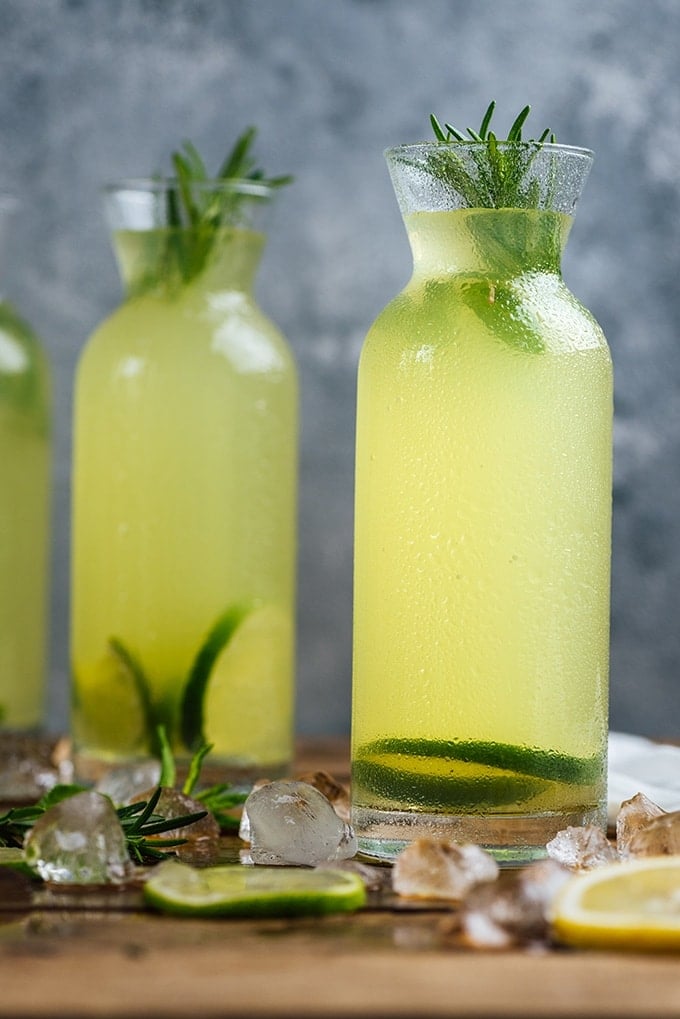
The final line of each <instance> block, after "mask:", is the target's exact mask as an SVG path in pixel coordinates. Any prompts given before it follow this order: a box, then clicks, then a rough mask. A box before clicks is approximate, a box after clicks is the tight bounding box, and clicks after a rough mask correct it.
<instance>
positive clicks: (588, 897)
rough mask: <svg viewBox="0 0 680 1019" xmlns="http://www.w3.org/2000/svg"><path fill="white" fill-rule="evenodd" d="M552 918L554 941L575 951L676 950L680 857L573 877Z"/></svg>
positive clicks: (561, 893)
mask: <svg viewBox="0 0 680 1019" xmlns="http://www.w3.org/2000/svg"><path fill="white" fill-rule="evenodd" d="M550 912H551V915H550V920H551V923H552V928H553V931H554V934H555V937H556V938H557V939H558V940H559V941H562V942H564V943H565V944H569V945H574V946H576V947H579V948H626V949H631V950H635V951H665V950H669V949H680V856H649V857H645V858H644V859H639V860H631V861H628V862H624V863H611V864H605V865H603V866H601V867H597V868H596V869H595V870H591V871H589V872H588V873H586V874H578V875H575V876H574V877H572V878H571V879H570V880H569V881H567V883H566V884H565V885H564V886H563V887H562V888H561V889H560V891H559V893H558V894H557V896H556V898H555V901H554V902H553V904H552V908H551V911H550Z"/></svg>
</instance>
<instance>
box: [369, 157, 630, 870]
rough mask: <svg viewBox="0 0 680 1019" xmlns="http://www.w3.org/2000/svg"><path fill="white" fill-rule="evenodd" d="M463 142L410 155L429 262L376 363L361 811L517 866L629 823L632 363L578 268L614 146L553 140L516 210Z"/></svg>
mask: <svg viewBox="0 0 680 1019" xmlns="http://www.w3.org/2000/svg"><path fill="white" fill-rule="evenodd" d="M480 148H481V146H477V145H475V144H469V145H460V146H458V147H457V150H456V151H457V158H460V159H461V160H463V161H464V162H465V164H466V169H467V171H468V173H469V174H470V175H471V176H472V177H474V175H475V174H476V173H477V172H478V168H479V166H480V162H479V159H478V156H479V155H480V153H479V149H480ZM448 151H449V150H448V149H447V146H446V145H445V144H438V143H432V144H431V145H427V144H424V145H418V146H403V147H400V148H397V149H393V150H390V151H388V153H387V160H388V165H389V169H390V173H391V177H392V181H393V184H394V186H395V190H396V193H397V197H398V200H399V204H400V208H401V211H402V214H403V217H404V221H405V225H406V229H407V233H408V237H409V241H410V244H411V248H412V253H413V261H414V268H413V275H412V278H411V280H410V282H409V283H408V285H407V286H406V287H405V289H404V290H403V291H402V293H401V294H399V296H398V297H396V298H395V299H394V300H393V301H392V302H391V303H390V304H389V305H388V306H387V307H386V308H385V310H384V311H383V312H382V313H381V315H380V316H379V317H378V319H377V321H376V322H375V323H374V325H373V326H372V328H371V330H370V332H369V334H368V337H367V340H366V343H365V346H364V349H363V352H362V356H361V362H360V368H359V382H358V415H357V453H356V456H357V461H356V550H355V556H356V558H355V617H354V618H355V623H354V625H355V638H354V678H353V722H352V800H353V813H352V817H353V823H354V825H355V828H356V832H357V836H358V838H359V844H360V847H361V849H362V851H363V852H364V853H366V854H369V855H373V856H376V857H383V858H390V857H393V856H394V855H395V854H396V853H398V852H399V851H400V850H401V849H402V848H403V847H404V846H405V845H406V844H408V843H409V842H410V841H412V840H413V839H415V838H417V837H419V836H425V835H430V836H435V837H446V838H452V839H456V840H461V841H472V842H476V843H478V844H480V845H483V846H485V847H487V848H488V849H489V850H490V851H492V852H493V853H494V854H495V855H496V857H497V858H498V859H499V860H500V861H501V862H505V863H510V864H512V863H517V862H522V861H525V860H529V859H532V858H534V857H540V856H542V855H544V854H545V843H546V841H547V840H548V839H550V838H551V837H552V836H553V835H554V834H555V833H556V832H557V831H558V830H559V829H561V828H564V827H566V826H567V825H572V824H573V825H581V824H587V823H595V824H600V825H603V824H604V820H605V779H606V746H607V700H608V696H607V694H608V651H609V587H610V530H611V462H612V455H611V427H612V372H611V359H610V354H609V350H608V347H607V344H606V341H605V338H604V336H603V334H602V332H601V330H600V328H599V327H598V325H597V323H596V322H595V321H594V319H593V317H592V315H591V314H590V313H589V312H587V311H586V310H585V309H584V308H583V307H582V306H581V304H579V302H578V301H577V300H576V298H575V297H574V296H573V294H572V293H571V292H570V291H569V290H568V289H567V287H566V285H565V283H564V281H563V279H562V275H561V269H560V263H561V255H562V251H563V248H564V245H565V242H566V239H567V235H568V233H569V230H570V227H571V224H572V218H573V212H574V207H575V205H576V201H577V198H578V196H579V194H580V190H581V187H582V184H583V182H584V180H585V177H586V175H587V172H588V170H589V167H590V164H591V158H592V157H591V154H590V153H589V152H587V151H585V150H580V149H570V148H566V147H562V146H556V145H545V146H544V147H543V148H542V149H540V151H538V152H537V153H536V154H535V155H534V156H533V162H532V163H531V168H530V170H529V177H528V179H527V181H526V184H527V192H526V193H527V194H530V195H532V196H533V200H532V204H533V207H531V208H500V209H497V208H475V207H470V206H469V203H467V202H466V201H464V200H463V197H462V196H461V195H460V194H459V192H458V191H457V190H456V187H455V186H454V184H452V182H451V180H450V179H449V180H442V177H441V174H440V172H439V171H440V169H441V163H439V161H438V160H439V157H440V156H444V158H446V154H447V152H448ZM433 157H434V158H433Z"/></svg>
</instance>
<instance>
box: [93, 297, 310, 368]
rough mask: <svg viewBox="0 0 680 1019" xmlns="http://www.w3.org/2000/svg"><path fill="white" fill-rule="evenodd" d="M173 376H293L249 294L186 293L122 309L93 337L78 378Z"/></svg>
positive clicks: (279, 338) (282, 344) (284, 348)
mask: <svg viewBox="0 0 680 1019" xmlns="http://www.w3.org/2000/svg"><path fill="white" fill-rule="evenodd" d="M175 369H176V370H178V371H184V370H190V371H200V370H208V371H218V372H224V373H225V374H229V375H232V374H250V375H265V376H274V375H277V376H279V375H283V376H287V375H290V374H291V373H293V372H294V370H295V368H294V363H293V358H292V353H291V351H290V348H289V346H288V343H287V342H286V340H285V338H284V336H283V334H282V333H281V332H280V330H279V329H278V328H277V327H276V326H275V325H274V323H273V322H272V321H271V320H270V319H269V318H268V317H267V316H266V315H265V314H264V313H263V312H262V311H261V309H260V308H259V307H258V306H257V304H256V303H255V301H254V300H253V298H252V295H251V294H250V293H248V292H245V291H241V290H234V291H217V292H214V293H210V292H203V293H201V294H197V293H196V292H195V291H193V292H192V291H191V290H190V289H189V288H187V291H186V292H185V293H182V294H180V295H177V296H174V297H164V296H162V295H160V296H159V295H154V294H152V293H150V294H145V295H143V296H140V297H134V298H130V299H128V300H126V301H124V302H123V303H122V304H121V305H120V306H119V307H118V308H117V309H116V310H115V311H114V312H113V313H112V314H111V315H109V316H108V317H107V318H106V319H105V320H104V321H103V322H102V323H101V324H100V325H99V326H98V327H97V328H96V329H95V331H94V332H93V333H92V335H91V337H90V338H89V340H88V341H87V344H86V345H85V348H84V350H83V352H82V354H81V358H80V362H79V368H78V374H79V377H80V376H83V375H85V374H87V373H89V372H95V373H97V374H101V375H106V374H117V373H120V372H121V371H122V372H123V373H125V372H132V373H139V372H142V371H149V370H153V371H163V372H166V371H173V370H175Z"/></svg>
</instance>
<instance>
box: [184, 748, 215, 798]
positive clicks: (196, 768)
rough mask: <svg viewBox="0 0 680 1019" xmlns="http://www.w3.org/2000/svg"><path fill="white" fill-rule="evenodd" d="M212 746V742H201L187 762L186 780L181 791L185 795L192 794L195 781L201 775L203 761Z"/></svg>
mask: <svg viewBox="0 0 680 1019" xmlns="http://www.w3.org/2000/svg"><path fill="white" fill-rule="evenodd" d="M212 748H213V744H212V743H204V744H202V746H200V747H199V748H198V750H197V751H196V753H195V754H194V755H193V757H192V758H191V761H190V762H189V771H188V772H187V777H186V781H185V782H184V785H183V786H182V792H183V793H184V795H185V796H191V795H192V794H193V791H194V789H195V787H196V783H197V782H198V780H199V778H200V775H201V768H202V767H203V761H204V760H205V758H206V757H207V756H208V754H209V753H210V751H211V750H212Z"/></svg>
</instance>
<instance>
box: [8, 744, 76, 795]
mask: <svg viewBox="0 0 680 1019" xmlns="http://www.w3.org/2000/svg"><path fill="white" fill-rule="evenodd" d="M72 779H73V764H72V761H71V758H70V744H69V741H68V740H67V739H65V738H63V737H61V738H56V737H49V736H27V735H25V734H24V733H11V732H3V733H1V734H0V802H2V803H16V802H19V803H29V802H33V801H35V800H38V799H40V797H41V796H43V795H44V794H45V793H46V792H48V791H49V790H50V789H51V788H52V787H53V786H55V785H57V783H60V782H64V783H68V782H71V781H72Z"/></svg>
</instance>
